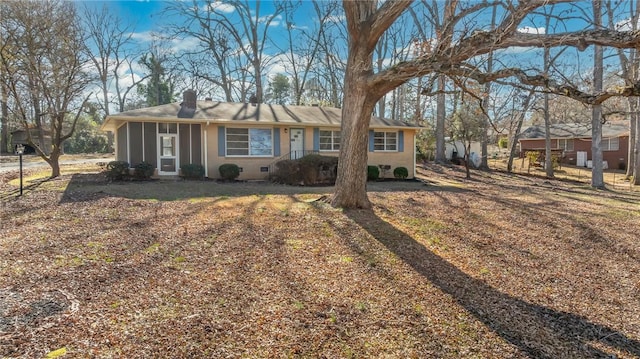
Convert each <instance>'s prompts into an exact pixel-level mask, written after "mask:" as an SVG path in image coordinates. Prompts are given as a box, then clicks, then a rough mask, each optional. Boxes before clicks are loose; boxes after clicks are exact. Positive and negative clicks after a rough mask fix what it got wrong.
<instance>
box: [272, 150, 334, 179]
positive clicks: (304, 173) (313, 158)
mask: <svg viewBox="0 0 640 359" xmlns="http://www.w3.org/2000/svg"><path fill="white" fill-rule="evenodd" d="M275 166H276V169H275V171H274V173H272V174H271V177H270V179H271V181H273V182H277V183H284V184H289V185H299V184H304V185H305V186H310V185H317V184H330V183H335V181H336V174H337V169H338V157H334V156H322V155H318V154H310V155H306V156H304V157H302V158H299V159H296V160H282V161H279V162H277V163H276V165H275Z"/></svg>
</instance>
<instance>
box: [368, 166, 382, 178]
mask: <svg viewBox="0 0 640 359" xmlns="http://www.w3.org/2000/svg"><path fill="white" fill-rule="evenodd" d="M378 178H380V169H379V168H378V166H367V181H375V180H377V179H378Z"/></svg>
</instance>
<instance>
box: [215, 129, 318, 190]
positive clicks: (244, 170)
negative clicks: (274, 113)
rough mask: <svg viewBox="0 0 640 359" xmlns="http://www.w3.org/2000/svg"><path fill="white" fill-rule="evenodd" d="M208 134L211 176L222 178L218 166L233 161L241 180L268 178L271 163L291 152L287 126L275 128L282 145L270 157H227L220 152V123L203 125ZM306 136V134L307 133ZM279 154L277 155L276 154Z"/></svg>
mask: <svg viewBox="0 0 640 359" xmlns="http://www.w3.org/2000/svg"><path fill="white" fill-rule="evenodd" d="M233 127H234V128H245V127H246V128H256V127H259V128H271V127H264V126H236V125H234V126H233ZM203 128H204V130H205V136H206V143H207V148H206V151H207V152H206V155H207V156H206V158H207V164H206V167H207V175H208V177H209V178H220V172H219V171H218V167H220V165H223V164H225V163H233V164H236V165H238V167H240V168H241V172H240V177H238V179H239V180H266V179H268V178H269V165H270V164H272V163H273V162H274V161H275V160H276V159H278V158H280V157H281V155H282V154H288V153H289V134H288V133H286V134H285V133H284V128H285V127H276V128H273V131H274V136H275V132H276V131H279V136H280V146H279V148H278V150H276V149H275V148H274V156H269V157H225V155H224V153H218V152H219V149H220V148H219V147H220V146H219V145H220V143H219V137H220V133H219V128H220V124H209V125H204V126H203ZM287 128H288V127H287ZM305 137H306V134H305ZM276 154H277V155H276Z"/></svg>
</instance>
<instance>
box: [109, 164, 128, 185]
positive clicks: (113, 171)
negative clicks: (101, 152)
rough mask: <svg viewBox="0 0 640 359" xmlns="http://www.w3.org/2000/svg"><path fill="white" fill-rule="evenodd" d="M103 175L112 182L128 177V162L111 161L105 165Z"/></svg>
mask: <svg viewBox="0 0 640 359" xmlns="http://www.w3.org/2000/svg"><path fill="white" fill-rule="evenodd" d="M105 174H106V176H107V178H108V179H110V180H112V181H122V180H124V179H126V178H128V177H129V162H127V161H111V162H109V163H107V170H106V173H105Z"/></svg>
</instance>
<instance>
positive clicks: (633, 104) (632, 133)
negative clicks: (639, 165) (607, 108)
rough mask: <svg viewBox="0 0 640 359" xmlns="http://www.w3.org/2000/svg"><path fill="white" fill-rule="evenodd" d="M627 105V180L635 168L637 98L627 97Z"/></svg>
mask: <svg viewBox="0 0 640 359" xmlns="http://www.w3.org/2000/svg"><path fill="white" fill-rule="evenodd" d="M627 103H628V106H629V151H628V155H627V168H626V177H627V179H630V178H631V176H633V172H634V169H635V167H636V166H635V162H636V160H635V156H636V150H637V143H636V137H637V136H638V133H637V128H638V98H637V97H629V98H628V101H627Z"/></svg>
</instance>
